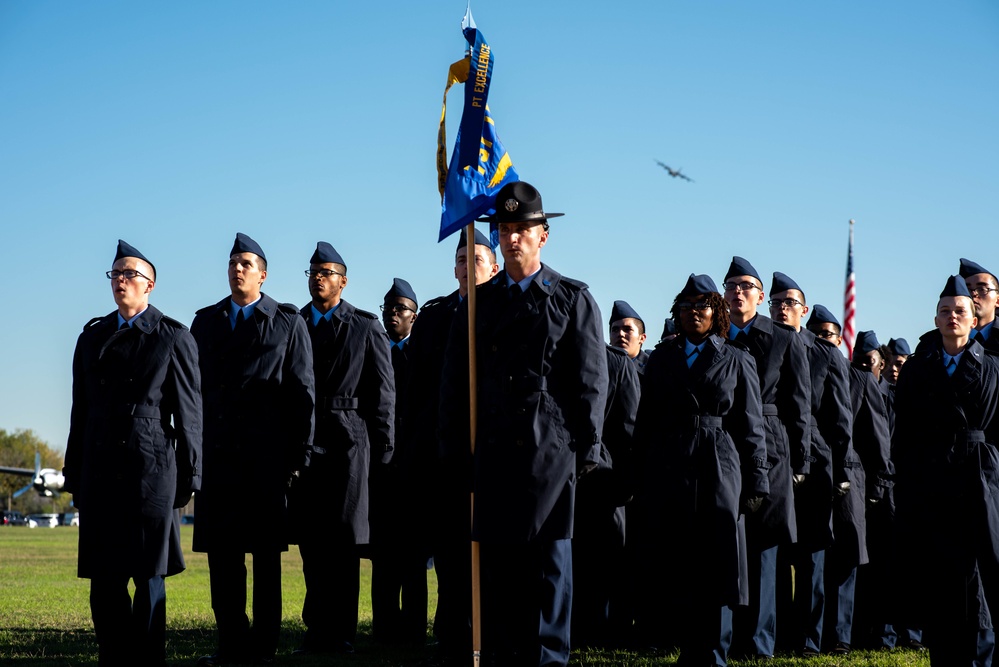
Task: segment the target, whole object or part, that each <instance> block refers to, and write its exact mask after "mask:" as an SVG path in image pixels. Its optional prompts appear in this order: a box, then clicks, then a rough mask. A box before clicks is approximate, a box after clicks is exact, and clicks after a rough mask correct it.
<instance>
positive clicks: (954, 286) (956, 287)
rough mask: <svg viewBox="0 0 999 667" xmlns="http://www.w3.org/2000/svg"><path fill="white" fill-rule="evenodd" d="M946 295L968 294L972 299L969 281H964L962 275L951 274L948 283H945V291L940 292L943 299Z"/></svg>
mask: <svg viewBox="0 0 999 667" xmlns="http://www.w3.org/2000/svg"><path fill="white" fill-rule="evenodd" d="M976 266H977V264H976ZM985 273H988V271H985ZM971 275H975V274H971ZM945 296H966V297H968V298H969V299H970V298H971V292H969V291H968V283H966V282H964V278H962V277H961V276H951V277H950V278H948V279H947V284H946V285H944V288H943V291H942V292H940V298H941V299H942V298H943V297H945Z"/></svg>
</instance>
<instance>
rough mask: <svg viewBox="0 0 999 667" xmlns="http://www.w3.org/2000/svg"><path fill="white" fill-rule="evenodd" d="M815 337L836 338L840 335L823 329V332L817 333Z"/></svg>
mask: <svg viewBox="0 0 999 667" xmlns="http://www.w3.org/2000/svg"><path fill="white" fill-rule="evenodd" d="M815 335H816V336H818V337H819V338H835V337H836V336H838V335H839V334H838V333H836V332H835V331H828V330H826V329H823V330H821V331H816V332H815Z"/></svg>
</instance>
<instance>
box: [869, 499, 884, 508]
mask: <svg viewBox="0 0 999 667" xmlns="http://www.w3.org/2000/svg"><path fill="white" fill-rule="evenodd" d="M880 502H881V499H880V498H868V499H867V504H868V505H872V506H873V505H877V504H878V503H880Z"/></svg>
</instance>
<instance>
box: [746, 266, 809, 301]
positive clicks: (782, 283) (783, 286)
mask: <svg viewBox="0 0 999 667" xmlns="http://www.w3.org/2000/svg"><path fill="white" fill-rule="evenodd" d="M747 275H748V274H747ZM760 282H763V281H762V280H761V281H760ZM789 289H796V290H798V291H799V292H801V296H805V290H803V289H801V288H800V287H798V283H796V282H794V279H793V278H791V276H789V275H787V274H786V273H781V272H780V271H774V280H773V284H771V285H770V296H773V295H774V294H776V293H777V292H783V291H785V290H789Z"/></svg>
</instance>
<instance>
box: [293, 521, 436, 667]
mask: <svg viewBox="0 0 999 667" xmlns="http://www.w3.org/2000/svg"><path fill="white" fill-rule="evenodd" d="M324 537H328V536H324ZM298 548H299V550H300V551H301V553H302V569H303V571H304V574H305V604H304V606H303V607H302V621H303V622H304V623H305V627H306V631H305V643H304V646H305V648H307V649H309V650H311V651H322V650H324V649H327V648H331V647H335V646H337V645H339V644H342V643H343V642H350V643H353V642H354V640H355V639H356V638H357V601H358V597H359V596H360V592H361V558H360V556H358V552H357V546H356V545H354V544H349V543H346V542H340V543H337V542H333V543H332V544H331V543H329V542H326V541H323V542H321V543H320V542H318V541H312V540H308V541H306V540H303V541H302V543H301V544H299V545H298ZM424 576H426V575H424ZM424 609H426V603H424Z"/></svg>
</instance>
